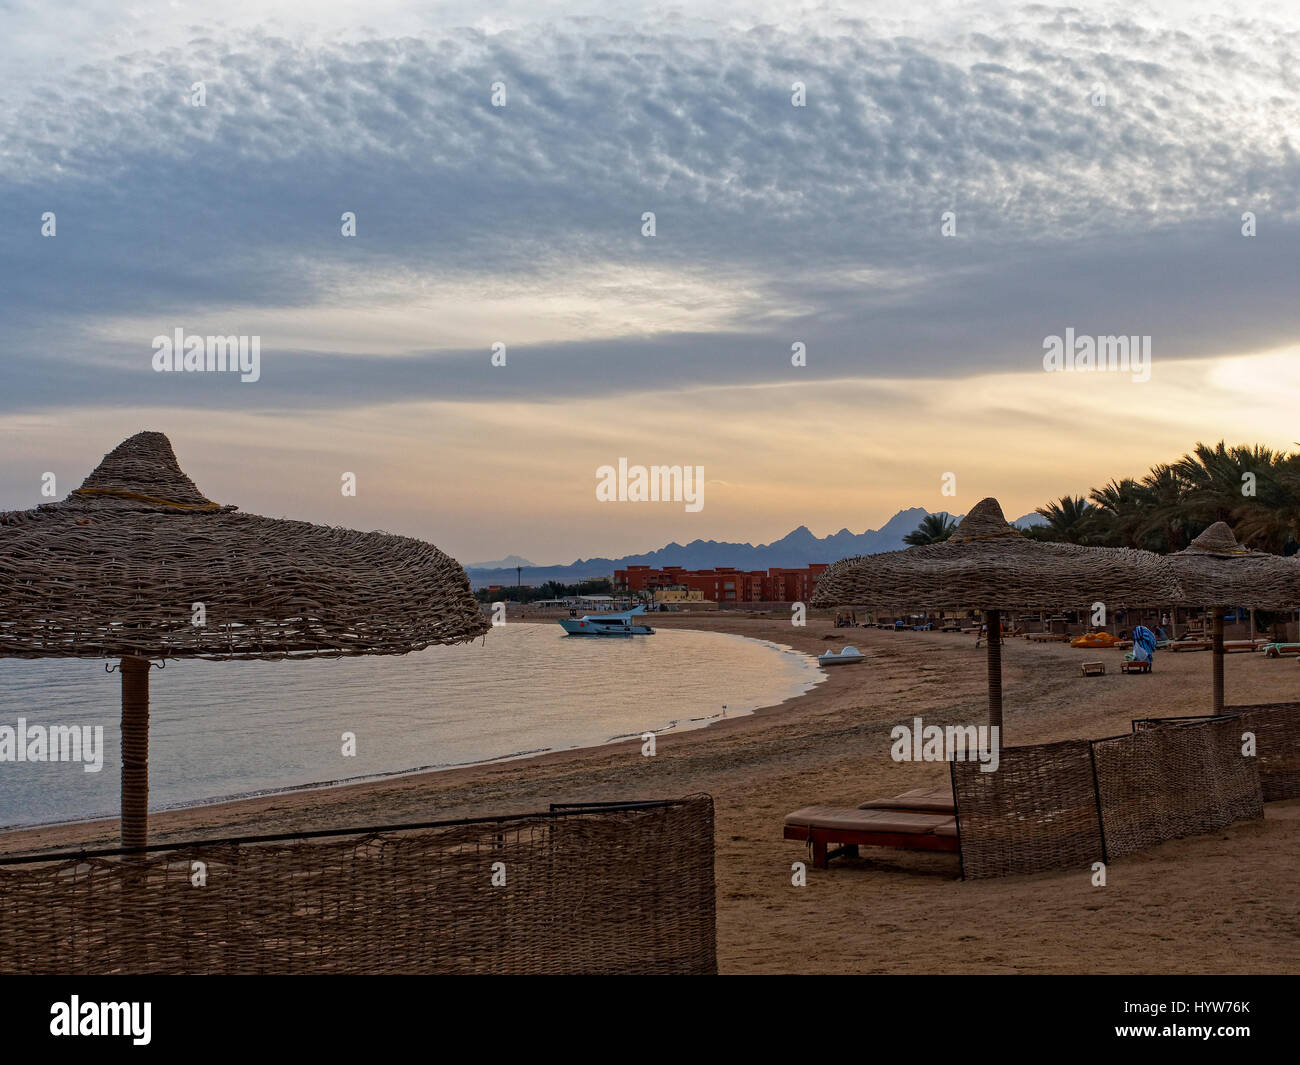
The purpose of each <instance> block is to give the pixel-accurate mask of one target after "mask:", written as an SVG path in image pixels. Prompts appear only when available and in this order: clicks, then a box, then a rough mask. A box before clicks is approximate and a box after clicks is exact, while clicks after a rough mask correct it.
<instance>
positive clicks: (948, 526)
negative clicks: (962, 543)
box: [903, 510, 957, 547]
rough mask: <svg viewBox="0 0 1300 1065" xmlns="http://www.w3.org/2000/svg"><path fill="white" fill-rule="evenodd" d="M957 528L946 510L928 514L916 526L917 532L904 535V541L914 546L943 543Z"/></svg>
mask: <svg viewBox="0 0 1300 1065" xmlns="http://www.w3.org/2000/svg"><path fill="white" fill-rule="evenodd" d="M955 528H957V523H956V522H955V521H953V520H952V519H951V518H950V517H949V516H948V512H947V511H946V510H944V511H940V512H939V513H938V514H927V515H926V516H925V517H924V518H922V519H921V524H920V525H918V526H917V527H916V531H915V532H910V533H908V534H907V535H906V536H904V537H903V543H905V544H911V545H912V546H913V547H922V546H924V545H925V544H941V543H943V542H944V541H945V540H946V539H948V537H950V536H951V535H952V532H953V530H954V529H955Z"/></svg>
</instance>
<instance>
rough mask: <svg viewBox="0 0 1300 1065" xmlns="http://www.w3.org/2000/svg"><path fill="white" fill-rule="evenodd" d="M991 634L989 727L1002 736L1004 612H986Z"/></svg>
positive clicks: (989, 652)
mask: <svg viewBox="0 0 1300 1065" xmlns="http://www.w3.org/2000/svg"><path fill="white" fill-rule="evenodd" d="M984 624H985V625H986V626H987V627H988V630H987V631H988V634H989V646H988V656H989V726H990V727H992V726H994V725H996V726H997V727H998V735H999V736H1001V734H1002V611H1000V610H986V611H984Z"/></svg>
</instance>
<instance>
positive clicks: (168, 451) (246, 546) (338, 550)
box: [0, 432, 1300, 848]
mask: <svg viewBox="0 0 1300 1065" xmlns="http://www.w3.org/2000/svg"><path fill="white" fill-rule="evenodd" d="M1093 602H1102V603H1105V604H1106V605H1107V608H1108V609H1109V610H1115V609H1121V608H1136V607H1150V606H1162V605H1166V604H1192V603H1194V604H1197V605H1228V604H1233V605H1250V606H1253V607H1260V608H1268V609H1273V608H1283V609H1289V608H1292V607H1294V606H1295V605H1297V604H1298V603H1300V562H1297V561H1296V560H1292V559H1279V558H1276V557H1274V556H1270V555H1263V554H1259V553H1256V552H1250V551H1246V550H1245V549H1244V548H1242V547H1240V546H1239V545H1238V544H1237V543H1236V541H1235V540H1234V539H1233V537H1232V532H1231V530H1230V529H1228V527H1227V526H1226V525H1216V526H1213V527H1212V528H1211V529H1208V530H1207V531H1206V532H1205V533H1204V534H1203V535H1202V536H1201V537H1199V538H1198V539H1197V541H1196V543H1194V544H1193V545H1192V546H1191V547H1190V548H1188V549H1187V550H1186V551H1184V552H1181V553H1180V554H1178V555H1173V556H1169V557H1161V556H1158V555H1155V554H1151V553H1150V552H1146V551H1134V550H1129V549H1109V548H1100V547H1082V546H1077V545H1073V544H1056V543H1043V542H1039V541H1034V540H1030V539H1027V538H1026V537H1024V536H1022V535H1021V534H1020V532H1019V530H1017V529H1015V528H1014V527H1012V526H1011V525H1009V524H1008V523H1007V521H1006V519H1005V517H1004V516H1003V514H1002V509H1001V507H1000V506H999V505H998V503H997V501H996V500H994V499H985V500H983V501H982V502H980V503H979V504H978V505H977V506H975V507H974V508H973V509H972V510H971V512H970V513H969V514H968V515H967V516H966V518H965V519H964V520H963V521H962V522H961V524H960V525H959V526H958V528H957V529H956V531H955V532H954V533H953V535H952V537H951V538H950V539H949V540H947V541H945V542H944V543H940V544H932V545H927V546H923V547H913V548H909V549H906V550H903V551H894V552H889V553H885V554H879V555H866V556H862V557H860V558H852V559H844V560H843V561H841V562H837V563H836V564H835V565H833V566H831V567H830V568H829V569H828V570H827V571H826V573H825V574H824V575H823V577H822V579H821V580H820V582H819V583H818V585H817V591H816V594H815V597H814V600H813V605H814V606H828V607H830V606H842V605H850V604H851V605H857V606H865V607H868V608H870V609H874V610H878V611H880V610H910V609H914V608H925V609H979V610H982V611H983V612H984V616H985V619H986V622H987V624H988V632H989V635H990V639H989V640H988V684H989V723H990V724H991V725H998V726H1001V724H1002V664H1001V641H1000V640H999V639H998V638H997V636H998V633H999V631H1000V625H1001V612H1002V611H1003V610H1008V609H1015V610H1057V609H1062V608H1070V607H1077V606H1078V605H1080V604H1089V603H1093ZM196 604H201V605H202V611H201V612H199V611H198V610H197V609H196ZM199 621H201V623H198V622H199ZM488 628H489V625H488V623H487V621H486V619H485V618H484V617H483V615H482V613H481V611H480V609H479V606H478V603H477V602H476V601H475V599H474V597H473V595H472V594H471V592H470V587H469V580H468V578H467V577H466V574H465V571H464V570H463V569H462V568H461V566H460V565H459V563H457V562H456V561H455V560H454V559H452V558H450V557H449V556H447V555H446V554H444V553H443V552H441V551H439V550H438V549H437V548H436V547H434V546H433V545H432V544H428V543H425V542H423V541H421V540H415V539H412V538H410V537H404V536H394V535H390V534H388V533H382V532H370V533H363V532H355V531H353V530H349V529H341V528H333V527H330V526H324V525H314V524H310V523H308V522H301V521H290V520H284V519H274V518H266V517H260V516H258V515H254V514H245V513H242V512H240V511H239V510H238V509H237V508H236V507H234V506H230V505H221V504H218V503H215V502H213V501H212V500H210V499H208V498H207V497H206V496H204V495H203V494H202V493H201V492H200V491H199V490H198V488H197V487H196V486H195V484H194V482H193V481H191V480H190V478H189V477H187V476H186V475H185V474H184V472H182V470H181V468H180V465H179V463H178V462H177V460H176V455H175V453H174V452H173V450H172V447H171V443H170V442H169V441H168V439H167V438H166V437H165V436H164V435H163V434H161V433H155V432H144V433H137V434H136V435H135V436H132V437H130V438H129V439H127V440H126V441H124V442H123V443H121V444H120V445H118V447H116V448H115V449H114V450H113V451H111V452H110V453H109V454H108V455H106V456H105V457H104V460H103V461H102V462H101V463H100V464H99V466H98V467H97V468H96V469H95V471H94V472H93V473H91V474H90V476H89V477H87V478H86V480H85V482H84V483H83V484H82V485H81V487H80V488H77V489H75V490H74V491H73V492H72V493H71V494H70V495H69V496H68V497H67V498H66V499H64V500H62V501H60V502H57V503H48V504H44V505H42V506H39V507H36V508H34V509H31V510H25V511H12V512H8V513H0V657H18V658H51V657H53V658H95V659H99V658H108V659H118V660H119V667H118V668H119V669H120V671H121V683H122V725H121V729H122V796H121V803H122V829H121V831H122V844H123V846H124V847H128V848H135V847H142V846H144V845H145V844H146V843H147V841H148V813H147V803H148V771H149V672H150V668H151V664H156V663H158V662H165V661H166V660H167V659H169V658H200V659H215V660H222V659H263V660H265V659H306V658H318V657H338V656H344V655H385V654H405V653H407V652H409V651H417V650H420V649H422V648H425V647H428V646H431V645H433V644H454V643H463V642H467V641H470V640H473V639H475V638H477V637H479V636H481V635H483V634H484V633H485V632H486V631H487V629H488ZM1222 655H1223V629H1222V610H1217V611H1216V627H1215V696H1214V709H1215V711H1216V712H1218V711H1221V710H1222V709H1223V668H1222Z"/></svg>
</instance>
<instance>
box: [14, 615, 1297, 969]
mask: <svg viewBox="0 0 1300 1065" xmlns="http://www.w3.org/2000/svg"><path fill="white" fill-rule="evenodd" d="M542 623H545V624H552V623H553V622H550V621H545V622H542ZM655 624H656V625H657V626H662V627H681V628H695V629H705V630H711V631H719V632H728V633H734V634H738V635H744V636H753V637H758V638H762V639H767V640H772V641H774V642H777V643H783V644H786V645H788V646H791V647H794V648H795V649H797V650H800V651H805V652H808V653H810V654H816V653H818V652H820V651H822V650H825V649H826V648H828V647H839V646H841V645H842V644H844V643H846V642H851V643H853V644H855V645H856V646H857V647H859V648H860V649H862V650H863V651H865V652H866V653H867V655H868V656H869V661H868V662H866V663H864V664H863V665H861V666H856V667H852V668H841V669H838V670H830V671H828V674H829V675H828V677H827V679H826V680H825V681H824V682H823V683H821V684H819V685H818V686H817V687H816V688H814V689H813V690H812V691H810V692H808V693H807V694H805V695H803V696H800V697H797V698H795V699H791V700H788V701H787V702H786V703H783V704H781V705H780V706H777V707H771V708H767V709H765V710H762V711H760V712H759V713H757V714H754V715H752V716H747V717H743V718H737V719H735V720H731V721H725V722H721V723H719V724H716V725H713V726H710V727H709V728H707V729H702V730H697V731H692V732H684V733H681V734H679V735H672V734H668V735H664V736H662V737H660V739H659V742H658V751H657V755H656V756H655V757H653V758H646V757H643V756H642V755H641V753H640V743H639V741H637V742H627V743H619V744H612V745H607V746H602V747H598V748H589V749H583V750H576V751H566V752H557V753H552V754H548V755H544V756H541V757H537V758H532V759H527V760H521V761H515V762H508V763H500V764H496V765H490V766H482V767H474V768H467V769H458V770H451V771H446V772H440V773H429V774H421V775H413V776H406V777H401V778H396V779H389V780H381V781H373V782H367V783H362V784H356V785H349V786H345V787H337V788H331V789H322V790H315V791H306V792H295V793H290V794H283V795H275V796H270V797H265V798H260V799H252V800H245V801H241V802H234V803H227V804H223V805H220V806H208V807H202V808H196V809H190V810H182V811H174V812H168V813H162V814H157V815H154V816H153V817H152V818H151V825H150V829H151V837H152V841H153V842H167V841H176V840H181V839H194V838H204V837H211V836H219V835H231V834H257V833H267V832H282V831H296V830H308V829H319V828H334V827H347V826H359V825H370V824H383V823H393V822H401V821H417V820H432V819H440V818H455V817H467V816H475V815H484V814H501V813H511V812H524V811H529V810H534V809H544V808H545V806H546V804H547V803H550V802H559V801H579V800H600V799H605V800H608V799H637V798H657V797H673V796H681V795H686V794H690V793H694V792H708V793H710V794H711V795H712V796H713V797H714V800H715V803H716V811H717V846H716V862H717V886H718V895H717V902H718V960H719V968H720V970H721V971H723V972H732V973H760V972H769V973H795V972H862V973H885V972H891V973H892V972H899V973H903V972H913V973H927V972H928V973H933V972H941V973H946V972H953V973H1009V972H1059V973H1079V972H1084V973H1135V972H1150V973H1200V972H1208V973H1250V972H1295V971H1297V970H1300V846H1297V843H1300V800H1292V801H1288V802H1280V803H1269V804H1267V805H1266V807H1265V819H1264V820H1263V821H1262V822H1249V823H1239V824H1235V825H1232V826H1231V827H1230V828H1228V829H1225V830H1223V831H1222V832H1217V833H1214V834H1213V835H1209V836H1201V837H1195V838H1190V839H1183V840H1178V841H1174V842H1172V843H1167V844H1165V845H1163V846H1160V847H1156V848H1154V849H1152V850H1150V851H1147V852H1144V853H1142V854H1139V855H1135V856H1132V857H1129V858H1126V859H1122V860H1119V861H1116V862H1114V863H1112V864H1111V866H1110V868H1109V870H1108V884H1107V886H1106V887H1104V888H1094V887H1093V886H1091V882H1090V877H1089V875H1088V873H1087V871H1084V870H1080V871H1067V872H1058V873H1051V874H1040V875H1037V876H1029V877H1011V878H1005V879H997V880H987V881H978V882H963V881H962V880H960V879H959V871H958V862H957V858H956V856H955V855H918V854H904V853H900V852H893V851H877V852H875V853H871V852H870V851H867V852H864V853H866V854H867V856H866V857H864V858H862V859H858V860H842V861H838V862H835V863H833V864H832V868H831V869H830V870H815V869H812V868H811V867H810V868H809V873H808V884H807V886H806V887H803V888H798V887H794V886H792V884H791V863H793V862H795V861H797V860H802V859H805V858H806V854H805V851H804V848H803V847H802V846H801V845H800V844H798V843H794V842H788V841H785V840H783V839H782V836H781V820H782V817H783V815H784V814H785V813H787V812H789V811H790V810H792V809H795V808H797V807H799V806H803V805H807V804H809V803H813V802H833V803H844V804H852V805H856V804H858V803H860V802H862V801H864V800H866V799H870V798H875V797H877V796H883V795H892V794H896V793H898V792H900V791H903V790H906V789H909V788H913V787H919V786H923V785H929V784H936V783H940V782H942V781H943V780H944V779H945V777H946V770H945V767H943V766H942V765H936V764H925V763H922V764H908V763H904V764H898V763H895V762H893V761H892V760H891V759H890V757H889V746H890V740H889V729H890V727H891V726H892V725H894V724H897V723H901V722H910V720H911V718H912V717H913V716H914V715H918V714H919V715H921V716H923V717H924V718H925V719H926V723H927V724H930V723H934V724H945V723H950V722H958V721H970V722H976V723H978V722H979V721H981V720H983V716H984V707H985V698H986V696H985V691H986V688H985V681H986V678H985V656H984V654H983V652H982V651H977V650H976V649H975V647H974V637H972V636H968V635H956V634H941V633H914V632H901V633H894V632H887V631H878V630H847V629H841V630H835V629H833V628H832V627H831V625H830V622H829V621H828V620H827V619H826V618H824V617H816V616H814V617H812V618H810V619H809V622H808V624H807V626H806V627H805V628H794V627H792V626H791V625H790V623H789V620H788V619H787V618H786V617H784V616H766V615H747V614H741V613H731V612H728V613H725V614H715V615H703V614H691V615H687V614H682V615H675V616H665V617H656V618H655ZM489 640H490V637H489ZM1085 654H1086V656H1087V657H1089V658H1100V659H1102V660H1104V661H1106V662H1107V664H1108V668H1109V672H1108V675H1107V676H1105V677H1100V678H1091V679H1083V678H1081V677H1080V676H1079V671H1078V664H1079V662H1080V661H1082V660H1083V658H1084V656H1085ZM1119 658H1120V656H1119V653H1118V652H1115V651H1103V652H1096V651H1093V652H1082V651H1078V650H1074V649H1071V648H1069V647H1066V646H1064V645H1061V644H1030V643H1028V642H1027V641H1025V640H1022V639H1012V640H1008V642H1007V645H1006V648H1005V651H1004V668H1005V674H1006V691H1007V703H1006V739H1005V742H1007V743H1008V744H1023V743H1038V742H1044V741H1050V740H1060V739H1067V738H1076V737H1077V738H1097V737H1101V736H1108V735H1115V734H1119V733H1124V732H1127V731H1128V729H1129V720H1130V718H1132V717H1141V716H1157V715H1159V716H1168V715H1177V714H1201V713H1205V712H1207V707H1208V704H1209V699H1210V668H1211V656H1210V655H1209V654H1208V653H1187V654H1161V655H1160V656H1159V659H1158V664H1157V669H1156V672H1154V673H1153V674H1151V675H1150V676H1122V675H1120V674H1119V669H1118V663H1119ZM1227 676H1228V681H1227V684H1228V688H1227V690H1228V702H1229V704H1232V703H1250V702H1266V701H1271V700H1281V699H1294V698H1295V696H1296V690H1297V682H1298V681H1300V675H1298V674H1297V670H1296V663H1295V662H1294V661H1292V660H1289V659H1284V660H1270V659H1266V658H1265V657H1264V656H1263V655H1258V654H1253V655H1252V654H1246V655H1233V656H1231V657H1230V658H1229V660H1228V663H1227ZM116 836H117V825H116V822H112V821H103V822H95V823H92V824H88V825H87V824H81V825H63V826H57V827H50V828H43V829H33V830H27V831H20V832H14V833H9V834H7V835H5V836H3V837H0V850H3V851H8V852H19V851H32V850H38V849H48V848H58V849H64V848H73V847H78V846H82V845H87V846H113V845H115V843H116Z"/></svg>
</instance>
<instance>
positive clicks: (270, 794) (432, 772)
mask: <svg viewBox="0 0 1300 1065" xmlns="http://www.w3.org/2000/svg"><path fill="white" fill-rule="evenodd" d="M551 621H553V619H551V618H549V617H537V616H533V617H528V616H525V617H521V618H518V619H516V620H514V621H512V622H511V624H515V625H518V624H526V625H545V624H548V623H550V622H551ZM670 627H671V628H676V629H681V630H683V631H695V632H714V633H719V634H721V635H728V636H736V637H738V638H740V639H745V640H754V641H755V642H758V643H764V644H768V645H769V646H771V647H773V648H775V649H776V650H779V651H782V652H791V653H794V654H799V655H802V656H803V657H805V658H807V659H809V660H810V664H811V665H812V666H813V667H814V668H817V662H816V655H815V654H808V653H807V652H804V651H800V650H798V649H796V648H794V647H791V646H790V645H789V644H783V643H780V642H778V641H775V640H770V639H767V638H765V637H761V636H751V635H746V634H741V633H732V632H722V630H719V629H711V630H710V629H693V628H691V627H689V626H686V625H673V626H670ZM825 681H826V674H825V672H823V673H822V676H821V679H818V680H814V681H813V682H812V684H811V685H810V686H809V687H808V688H807V689H806V690H805V691H802V692H797V693H796V694H794V695H790V696H787V697H786V698H785V699H783V700H781V701H780V702H776V703H769V704H767V705H766V706H759V707H755V708H754V709H753V710H748V711H745V712H743V713H739V714H737V715H736V716H735V717H732V718H727V717H725V716H719V717H714V718H709V719H706V720H704V721H703V723H702V724H691V723H689V722H686V723H683V722H681V721H676V722H673V723H672V724H669V725H665V726H663V728H662V729H659V730H654V729H646V730H645V731H646V732H651V731H653V732H654V733H655V736H656V743H658V742H659V741H660V740H662V739H663V738H664V737H665V736H670V735H683V734H685V733H687V732H705V731H708V730H710V729H713V728H716V727H717V726H718V725H720V724H722V723H724V722H726V721H740V720H743V719H744V718H747V717H754V716H756V715H759V714H767V713H774V712H778V711H780V710H781V709H783V708H786V707H788V706H791V705H793V704H795V703H797V702H798V701H799V700H800V699H802V698H803V697H804V696H806V695H808V694H809V693H811V692H812V691H815V690H816V689H817V688H818V687H819V686H820V685H821V684H824V683H825ZM642 735H643V733H641V732H637V733H633V734H629V735H627V736H616V737H613V738H611V739H608V740H605V741H604V742H602V743H596V744H584V745H580V746H575V747H562V748H543V749H541V750H536V751H521V752H519V753H517V754H503V755H497V756H495V757H493V758H486V759H483V760H482V761H473V762H464V763H460V764H456V765H447V766H436V767H435V766H416V767H414V768H411V769H398V770H393V771H391V772H383V773H375V774H370V775H365V776H359V777H345V778H342V779H339V780H326V781H313V782H311V783H307V784H292V785H287V786H285V787H280V788H266V789H263V790H261V791H257V792H253V793H250V794H245V795H230V796H218V797H214V798H210V799H201V800H198V801H197V802H192V803H183V804H177V805H174V806H168V807H164V808H162V809H159V810H150V812H149V825H150V839H151V841H152V840H153V838H154V836H155V834H156V833H157V832H159V831H161V828H160V826H158V824H157V822H159V821H161V820H162V819H164V818H166V817H168V816H170V815H173V814H188V813H197V812H199V811H205V810H206V811H211V810H218V811H219V810H221V809H222V808H225V807H236V806H240V805H242V804H245V803H254V802H258V801H260V800H272V799H277V798H282V797H286V796H293V795H297V794H299V793H304V792H316V791H338V790H342V789H345V788H355V787H364V786H366V785H379V784H384V783H388V782H394V781H400V780H406V779H414V778H419V777H434V776H437V777H442V776H445V775H446V774H449V773H456V772H461V771H466V772H469V771H473V770H480V769H487V768H491V767H494V766H500V765H516V764H520V763H527V762H531V761H533V760H541V759H543V758H546V757H547V756H550V755H556V756H562V755H579V754H582V753H584V752H594V751H602V750H605V749H606V748H608V747H611V746H613V745H615V744H623V743H627V744H636V745H638V746H639V745H640V743H641V742H642V740H641V736H642ZM117 823H118V818H117V817H116V816H114V815H111V814H110V815H105V816H103V817H88V818H79V819H74V820H66V821H46V822H41V823H39V824H34V825H13V826H5V825H0V854H5V853H13V849H11V848H10V847H8V846H7V843H8V841H9V839H10V838H11V837H13V836H16V835H19V834H27V835H29V836H30V835H32V834H42V833H45V832H51V833H52V832H54V831H56V830H60V829H78V828H85V829H89V828H90V827H91V826H104V827H116V825H117ZM18 849H19V850H21V848H18ZM42 849H49V848H47V847H42Z"/></svg>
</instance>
